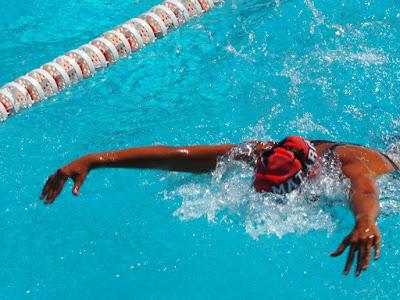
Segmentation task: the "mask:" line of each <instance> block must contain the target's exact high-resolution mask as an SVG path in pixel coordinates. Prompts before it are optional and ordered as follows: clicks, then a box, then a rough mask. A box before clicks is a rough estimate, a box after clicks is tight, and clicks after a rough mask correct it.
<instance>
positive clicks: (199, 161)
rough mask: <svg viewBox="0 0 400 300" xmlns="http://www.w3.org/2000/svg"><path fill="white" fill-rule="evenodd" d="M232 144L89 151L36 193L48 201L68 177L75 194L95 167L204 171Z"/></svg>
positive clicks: (214, 163) (214, 165)
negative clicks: (39, 192) (39, 193)
mask: <svg viewBox="0 0 400 300" xmlns="http://www.w3.org/2000/svg"><path fill="white" fill-rule="evenodd" d="M235 146H236V145H234V144H223V145H201V146H183V147H170V146H150V147H138V148H129V149H124V150H118V151H110V152H103V153H93V154H89V155H85V156H83V157H81V158H79V159H77V160H74V161H72V162H70V163H69V164H67V165H66V166H64V167H62V168H60V169H58V170H57V171H56V172H55V173H54V174H53V175H51V176H50V177H49V178H48V180H47V182H46V184H45V186H44V188H43V190H42V194H41V195H40V199H42V200H44V203H45V204H51V203H53V202H54V200H55V199H56V198H57V197H58V195H59V194H60V193H61V191H62V189H63V187H64V184H65V183H66V182H67V180H68V179H69V178H71V179H72V180H73V181H74V187H73V189H72V193H73V194H74V195H75V196H77V195H78V194H79V190H80V188H81V186H82V184H83V182H84V181H85V179H86V177H87V175H88V174H89V172H90V171H91V170H93V169H97V168H138V169H160V170H170V171H180V172H192V173H206V172H209V171H212V170H213V169H214V168H215V167H216V164H217V160H218V157H220V156H223V155H225V154H227V153H228V152H229V151H230V150H231V149H232V148H234V147H235Z"/></svg>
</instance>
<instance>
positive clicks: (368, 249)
mask: <svg viewBox="0 0 400 300" xmlns="http://www.w3.org/2000/svg"><path fill="white" fill-rule="evenodd" d="M372 243H373V237H370V238H368V241H367V246H366V252H365V258H364V263H363V267H362V269H363V270H366V269H368V266H369V263H370V262H371V248H372Z"/></svg>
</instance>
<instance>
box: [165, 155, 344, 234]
mask: <svg viewBox="0 0 400 300" xmlns="http://www.w3.org/2000/svg"><path fill="white" fill-rule="evenodd" d="M242 151H243V149H242ZM232 156H233V155H230V156H229V157H226V158H224V159H223V160H221V161H220V162H219V164H218V166H217V168H216V170H215V171H214V172H213V174H212V179H211V182H209V183H204V182H202V183H190V184H183V185H181V186H179V187H177V188H176V189H175V190H173V191H172V192H171V191H170V192H166V193H165V196H164V197H165V198H166V199H171V198H175V199H176V198H181V199H182V204H181V206H180V207H179V208H178V209H177V210H176V211H175V213H174V215H175V216H177V217H179V218H180V219H181V220H191V219H197V218H203V217H205V218H207V219H208V221H209V222H227V223H232V222H239V224H242V225H243V227H244V228H245V230H246V232H247V233H248V234H249V235H250V236H251V237H253V238H254V239H257V238H258V237H259V236H261V235H276V236H278V237H282V236H283V235H285V234H287V233H296V234H305V233H307V232H309V231H311V230H326V231H327V232H328V234H330V233H331V232H332V231H333V230H334V228H335V225H336V221H335V220H334V219H333V217H332V215H331V213H330V212H329V211H327V209H326V208H327V207H329V204H332V203H333V201H336V200H338V201H340V202H339V203H340V204H339V205H343V204H344V203H346V201H343V199H345V198H346V195H347V193H348V187H349V184H348V180H344V179H343V178H342V177H341V175H340V168H339V167H338V164H337V162H336V160H331V159H330V160H329V161H328V160H327V161H325V160H323V161H322V163H321V168H320V171H319V175H318V177H317V178H316V179H315V180H312V181H311V180H310V181H308V182H305V184H304V185H303V186H302V188H301V189H300V190H296V191H294V192H292V193H290V194H288V195H287V196H280V195H273V194H267V193H266V194H260V193H256V192H255V191H254V189H253V188H252V180H253V167H252V166H250V165H249V164H246V163H244V162H238V161H235V160H233V159H232ZM322 195H323V197H322ZM317 198H319V201H314V200H315V199H317ZM327 204H328V205H327Z"/></svg>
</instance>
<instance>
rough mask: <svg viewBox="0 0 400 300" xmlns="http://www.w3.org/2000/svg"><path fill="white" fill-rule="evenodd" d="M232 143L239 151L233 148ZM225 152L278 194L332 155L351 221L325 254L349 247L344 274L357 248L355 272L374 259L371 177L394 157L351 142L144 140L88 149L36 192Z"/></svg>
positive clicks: (212, 159)
mask: <svg viewBox="0 0 400 300" xmlns="http://www.w3.org/2000/svg"><path fill="white" fill-rule="evenodd" d="M238 149H240V151H235V150H238ZM228 154H233V156H234V159H237V160H243V161H246V162H248V163H249V164H253V165H254V170H255V175H254V182H253V186H254V189H255V190H256V191H257V192H260V193H267V192H269V193H279V194H285V193H289V192H291V191H293V190H294V189H296V188H298V187H299V186H300V185H301V183H302V182H303V181H304V179H305V178H307V177H308V178H311V179H312V178H313V177H315V176H316V174H317V173H318V170H319V167H320V159H321V158H322V157H326V158H329V157H332V159H338V160H339V162H340V165H341V170H342V173H343V175H344V176H345V177H347V178H348V179H349V180H350V183H351V190H350V195H349V198H350V199H349V202H350V207H351V209H352V211H353V213H354V218H355V225H354V228H353V229H352V231H351V232H350V233H349V235H347V236H346V237H345V238H344V239H343V241H342V242H341V244H340V245H339V247H338V248H337V249H336V251H334V252H333V253H332V254H331V256H332V257H336V256H339V255H341V254H342V253H343V252H344V250H345V249H346V248H347V247H349V252H348V257H347V261H346V264H345V268H344V272H343V273H344V274H345V275H347V274H348V273H349V272H350V268H351V266H352V264H353V261H354V258H355V255H356V252H358V256H357V262H356V271H355V274H356V276H359V275H360V274H361V272H362V271H364V270H366V269H367V268H368V266H369V264H370V259H371V252H372V250H373V248H374V249H375V253H374V259H375V260H377V259H378V258H379V254H380V244H381V234H380V232H379V228H378V226H377V224H376V219H377V218H378V215H379V199H378V190H377V184H376V179H377V178H378V177H379V176H381V175H383V174H386V173H389V172H392V171H394V170H398V169H399V166H400V161H399V159H398V158H396V159H394V158H393V159H391V158H390V157H389V156H387V155H385V154H383V153H381V152H378V151H376V150H373V149H370V148H367V147H363V146H360V145H355V144H346V143H336V142H330V141H324V140H311V141H308V140H305V139H303V138H302V137H299V136H290V137H287V138H285V139H284V140H282V141H280V142H249V143H246V144H245V146H243V145H242V146H240V145H235V144H223V145H202V146H183V147H169V146H150V147H139V148H130V149H125V150H119V151H111V152H104V153H93V154H89V155H85V156H83V157H81V158H79V159H77V160H74V161H72V162H71V163H69V164H67V165H66V166H64V167H62V168H60V169H59V170H57V171H56V172H55V173H54V174H53V175H51V176H50V177H49V179H48V180H47V182H46V184H45V186H44V188H43V191H42V194H41V196H40V198H41V199H42V200H44V203H45V204H51V203H53V202H54V201H55V199H56V198H57V196H58V195H59V194H60V192H61V191H62V189H63V187H64V184H65V183H66V181H67V180H68V179H69V178H71V179H72V180H73V182H74V186H73V188H72V193H73V194H74V195H75V196H77V195H78V194H79V191H80V188H81V186H82V184H83V182H84V181H85V179H86V177H87V175H88V173H89V172H90V171H91V170H94V169H98V168H139V169H161V170H170V171H180V172H192V173H206V172H210V171H212V170H214V169H215V167H216V165H217V162H218V159H219V158H220V157H222V156H225V155H228Z"/></svg>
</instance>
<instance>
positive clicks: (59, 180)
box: [40, 170, 68, 204]
mask: <svg viewBox="0 0 400 300" xmlns="http://www.w3.org/2000/svg"><path fill="white" fill-rule="evenodd" d="M67 180H68V176H67V175H66V174H64V173H63V172H62V171H61V170H58V171H57V172H56V173H55V174H53V175H52V176H50V178H49V179H48V180H47V182H46V184H45V186H44V188H43V191H42V194H41V195H40V198H41V199H42V200H44V204H51V203H53V202H54V200H55V199H56V198H57V196H58V195H59V194H60V192H61V191H62V189H63V187H64V184H65V182H66V181H67Z"/></svg>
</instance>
